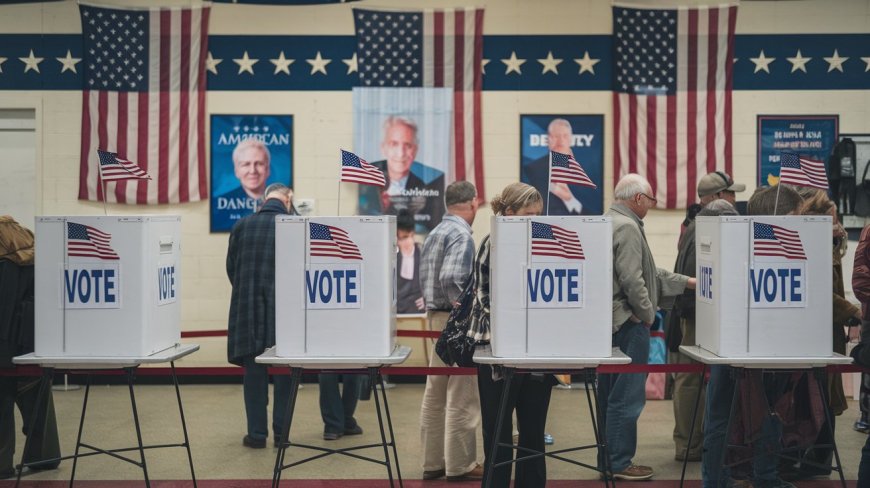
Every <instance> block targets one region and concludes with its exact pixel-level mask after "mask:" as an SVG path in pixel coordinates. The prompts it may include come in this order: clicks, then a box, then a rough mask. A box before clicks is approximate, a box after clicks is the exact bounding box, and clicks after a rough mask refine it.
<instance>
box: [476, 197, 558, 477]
mask: <svg viewBox="0 0 870 488" xmlns="http://www.w3.org/2000/svg"><path fill="white" fill-rule="evenodd" d="M543 204H544V202H543V199H542V198H541V194H540V193H539V192H538V190H536V189H535V187H533V186H530V185H527V184H525V183H511V184H510V185H508V186H506V187H505V188H504V190H502V192H501V194H499V195H498V196H496V197H495V198H493V199H492V201H491V203H490V206H491V207H492V212H493V213H494V214H495V215H504V216H534V215H541V211H542V210H543ZM489 251H490V240H489V236H487V237H486V238H484V240H483V242H482V243H481V249H480V251H479V252H478V253H477V259H476V260H475V263H474V273H475V279H476V280H477V296H476V300H477V301H478V302H479V307H480V310H481V313H480V314H479V315H478V317H477V318H476V320H474V321H473V322H472V324H471V330H470V332H469V334H472V335H473V336H474V338H475V340H476V341H477V343H478V344H489V341H490V338H491V330H490V327H489V318H490V310H489V303H490V301H489V278H490V273H489V271H490V270H489ZM555 384H556V380H555V378H554V377H553V375H543V374H525V375H517V376H514V379H513V382H512V383H511V389H510V393H509V397H508V402H507V408H508V411H507V412H506V413H505V420H504V422H502V426H501V430H500V431H499V432H498V433H497V435H498V442H499V443H502V444H512V436H511V433H512V431H513V426H512V425H511V423H512V422H511V412H513V411H514V410H515V411H516V416H517V428H518V430H519V441H518V443H517V444H518V445H519V450H518V452H519V453H523V454H528V453H529V450H532V451H537V452H544V450H545V447H544V427H545V426H546V424H547V410H548V409H549V407H550V393H551V392H552V389H553V385H555ZM477 388H478V391H479V392H480V409H481V418H482V421H483V422H482V423H483V440H484V444H483V446H484V452H485V454H486V461H485V464H484V467H485V468H487V469H488V467H489V463H496V464H499V463H503V462H506V461H510V460H511V459H512V458H513V455H514V454H513V450H512V449H510V448H506V447H499V448H498V449H497V452H496V453H492V452H490V450H491V449H492V440H493V436H495V435H496V432H494V431H495V427H496V420H497V416H498V409H499V404H500V402H501V394H502V391H503V389H504V380H503V379H502V378H501V374H500V372H499V371H498V368H497V367H496V368H492V367H490V366H489V365H483V364H482V365H479V366H478V370H477ZM515 471H516V476H515V477H514V483H515V484H514V486H517V487H523V488H537V487H544V486H545V485H546V484H547V466H546V462H545V460H544V457H543V456H541V457H538V458H535V459H530V460H525V461H523V462H520V463H516V469H515ZM486 472H487V473H489V471H488V470H487V471H486ZM510 480H511V465H506V466H501V467H498V468H496V469H495V470H494V471H493V479H492V480H491V484H490V486H492V487H497V488H507V487H509V486H510ZM484 483H486V478H485V477H484Z"/></svg>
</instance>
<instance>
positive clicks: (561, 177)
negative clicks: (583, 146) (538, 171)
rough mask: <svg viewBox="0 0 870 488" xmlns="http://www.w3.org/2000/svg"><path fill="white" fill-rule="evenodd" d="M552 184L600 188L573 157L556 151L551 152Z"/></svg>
mask: <svg viewBox="0 0 870 488" xmlns="http://www.w3.org/2000/svg"><path fill="white" fill-rule="evenodd" d="M550 182H551V183H566V184H568V185H580V186H587V187H589V188H598V187H597V186H596V185H595V183H593V182H592V180H591V179H589V175H587V174H586V171H584V170H583V167H582V166H580V163H578V162H577V160H576V159H574V157H573V156H571V155H568V154H562V153H558V152H556V151H550Z"/></svg>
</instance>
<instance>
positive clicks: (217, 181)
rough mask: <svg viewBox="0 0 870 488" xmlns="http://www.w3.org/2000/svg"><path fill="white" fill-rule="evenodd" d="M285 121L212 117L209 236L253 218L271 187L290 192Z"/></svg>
mask: <svg viewBox="0 0 870 488" xmlns="http://www.w3.org/2000/svg"><path fill="white" fill-rule="evenodd" d="M292 123H293V118H292V116H290V115H259V116H250V115H212V118H211V132H212V139H211V161H212V171H211V180H212V184H211V189H212V190H211V231H212V232H227V231H229V230H231V229H232V227H233V224H235V223H236V221H237V220H239V219H241V218H242V217H245V216H247V215H251V214H252V213H254V212H255V211H256V210H257V208H258V207H259V205H260V204H262V201H263V191H264V190H265V189H266V186H267V185H269V184H271V183H284V184H286V185H287V186H292V178H291V168H292V161H291V158H292V154H293V153H292V146H291V142H292Z"/></svg>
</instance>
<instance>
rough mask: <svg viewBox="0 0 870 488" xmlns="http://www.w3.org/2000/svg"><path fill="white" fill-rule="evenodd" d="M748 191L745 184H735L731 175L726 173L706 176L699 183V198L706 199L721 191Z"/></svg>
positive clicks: (721, 172) (713, 173)
mask: <svg viewBox="0 0 870 488" xmlns="http://www.w3.org/2000/svg"><path fill="white" fill-rule="evenodd" d="M745 189H746V185H744V184H743V183H734V180H733V179H732V178H731V175H729V174H728V173H726V172H724V171H714V172H712V173H707V174H705V175H704V176H703V177H702V178H701V180H700V181H698V196H699V197H706V196H707V195H712V194H714V193H719V192H720V191H726V190H727V191H733V192H741V191H743V190H745Z"/></svg>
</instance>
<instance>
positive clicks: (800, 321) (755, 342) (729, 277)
mask: <svg viewBox="0 0 870 488" xmlns="http://www.w3.org/2000/svg"><path fill="white" fill-rule="evenodd" d="M831 225H832V224H831V218H830V217H827V216H824V217H816V216H781V217H774V216H756V217H737V216H724V217H698V218H697V220H696V228H695V241H696V243H695V246H696V249H695V250H696V261H697V262H696V272H697V275H696V276H697V279H698V285H697V289H696V292H695V293H696V307H695V314H696V323H697V325H696V327H697V329H696V337H697V343H698V346H700V347H702V348H704V349H706V350H708V351H710V352H712V353H714V354H716V355H718V356H721V357H781V356H793V357H830V356H832V355H833V345H832V337H831V327H830V324H831V306H832V305H831V290H832V271H831V266H832V263H831V259H832V257H831V255H832V248H831V236H832V233H831V232H832V229H831Z"/></svg>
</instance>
